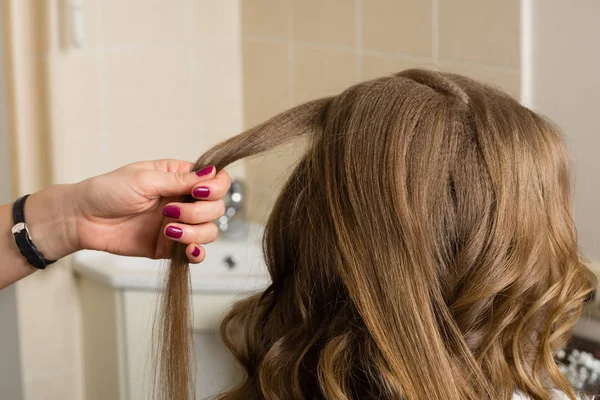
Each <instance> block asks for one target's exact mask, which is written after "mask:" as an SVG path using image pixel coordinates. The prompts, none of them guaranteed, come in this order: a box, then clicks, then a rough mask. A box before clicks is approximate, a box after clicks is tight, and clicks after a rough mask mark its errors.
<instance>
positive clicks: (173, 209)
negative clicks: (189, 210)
mask: <svg viewBox="0 0 600 400" xmlns="http://www.w3.org/2000/svg"><path fill="white" fill-rule="evenodd" d="M162 215H164V216H165V217H167V218H175V219H177V218H179V216H180V215H181V210H180V209H179V207H177V206H165V207H164V208H163V210H162Z"/></svg>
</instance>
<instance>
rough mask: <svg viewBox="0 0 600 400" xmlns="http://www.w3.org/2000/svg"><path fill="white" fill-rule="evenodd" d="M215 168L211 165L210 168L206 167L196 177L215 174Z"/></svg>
mask: <svg viewBox="0 0 600 400" xmlns="http://www.w3.org/2000/svg"><path fill="white" fill-rule="evenodd" d="M214 168H215V166H214V165H209V166H208V167H204V168H202V169H201V170H199V171H196V175H198V176H206V175H209V174H210V173H211V172H213V169H214Z"/></svg>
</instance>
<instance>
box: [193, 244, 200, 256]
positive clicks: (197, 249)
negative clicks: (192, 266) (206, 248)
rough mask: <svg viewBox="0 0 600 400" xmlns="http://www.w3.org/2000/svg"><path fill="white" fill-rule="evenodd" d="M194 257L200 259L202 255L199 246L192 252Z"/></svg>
mask: <svg viewBox="0 0 600 400" xmlns="http://www.w3.org/2000/svg"><path fill="white" fill-rule="evenodd" d="M192 255H193V256H194V257H198V256H199V255H200V247H198V246H196V247H194V251H192Z"/></svg>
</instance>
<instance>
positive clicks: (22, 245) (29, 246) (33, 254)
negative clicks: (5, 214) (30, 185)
mask: <svg viewBox="0 0 600 400" xmlns="http://www.w3.org/2000/svg"><path fill="white" fill-rule="evenodd" d="M28 197H29V195H28V194H27V195H25V196H23V197H21V198H19V199H17V201H15V203H14V204H13V223H14V224H15V225H14V226H13V228H12V234H13V237H14V238H15V243H16V244H17V247H18V248H19V251H20V252H21V254H22V255H23V257H25V258H26V259H27V262H28V263H29V264H31V265H33V266H34V267H36V268H38V269H44V268H46V266H47V265H50V264H52V263H53V262H54V261H50V260H46V259H45V258H44V256H43V255H42V253H40V252H39V250H38V249H37V247H35V244H34V243H33V240H31V236H29V230H28V229H27V224H26V223H25V201H26V200H27V198H28Z"/></svg>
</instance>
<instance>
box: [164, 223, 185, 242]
mask: <svg viewBox="0 0 600 400" xmlns="http://www.w3.org/2000/svg"><path fill="white" fill-rule="evenodd" d="M165 234H166V235H167V236H168V237H170V238H173V239H181V237H182V236H183V229H181V228H178V227H176V226H167V231H166V232H165Z"/></svg>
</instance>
